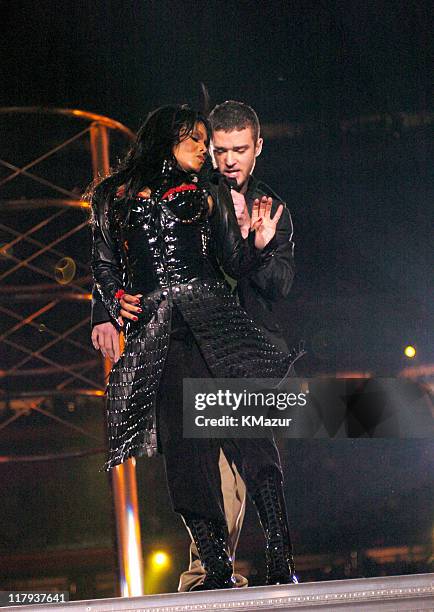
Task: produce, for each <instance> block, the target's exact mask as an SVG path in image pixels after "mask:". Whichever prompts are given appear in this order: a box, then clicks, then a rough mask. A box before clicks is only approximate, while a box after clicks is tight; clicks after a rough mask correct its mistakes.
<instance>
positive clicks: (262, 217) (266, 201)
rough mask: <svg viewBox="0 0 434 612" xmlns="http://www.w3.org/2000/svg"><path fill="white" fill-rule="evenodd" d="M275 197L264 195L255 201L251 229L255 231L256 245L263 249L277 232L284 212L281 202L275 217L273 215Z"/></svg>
mask: <svg viewBox="0 0 434 612" xmlns="http://www.w3.org/2000/svg"><path fill="white" fill-rule="evenodd" d="M272 206H273V199H272V198H268V197H267V196H262V198H261V199H259V198H256V200H255V201H254V202H253V209H252V219H251V229H252V230H254V231H255V247H256V248H257V249H263V248H265V247H266V246H267V244H268V243H269V242H270V240H271V239H272V238H273V237H274V235H275V234H276V228H277V224H278V222H279V219H280V217H281V216H282V213H283V204H280V205H279V207H278V209H277V210H276V213H275V215H274V217H271V208H272Z"/></svg>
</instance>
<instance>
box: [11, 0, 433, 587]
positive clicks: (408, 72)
mask: <svg viewBox="0 0 434 612" xmlns="http://www.w3.org/2000/svg"><path fill="white" fill-rule="evenodd" d="M429 5H430V3H428V2H423V1H414V0H413V1H411V0H406V1H401V0H396V1H394V2H385V1H383V0H364V1H360V2H358V1H355V0H345V1H342V2H338V1H336V2H331V1H327V0H324V1H316V2H308V1H306V0H303V1H295V2H279V1H269V2H250V1H241V2H237V3H231V2H226V1H220V2H212V1H211V2H207V3H199V2H189V1H185V2H179V1H178V0H173V1H171V2H169V1H167V0H161V1H159V2H156V1H155V2H154V1H143V2H139V1H129V2H121V1H117V2H116V1H106V2H103V1H100V0H94V1H92V2H90V1H88V2H83V1H81V2H80V1H74V2H72V1H70V0H66V1H64V2H62V3H56V2H47V1H40V2H37V3H34V2H20V1H17V0H15V1H14V2H3V3H2V35H1V40H0V45H1V48H2V58H1V62H0V83H1V89H0V106H3V107H6V106H35V105H37V106H49V107H66V108H79V109H83V110H87V111H92V112H96V113H100V114H102V115H106V116H108V117H111V118H113V119H117V120H119V121H121V122H123V123H124V124H125V125H127V126H128V127H130V128H131V129H133V130H135V129H137V127H138V126H139V124H140V122H141V121H142V120H143V119H144V118H145V117H146V115H147V113H148V111H150V110H151V109H153V108H155V107H156V106H159V105H162V104H166V103H178V102H189V103H191V104H192V105H194V106H201V105H202V104H203V96H202V94H201V83H204V84H205V85H206V87H207V88H208V91H209V94H210V98H211V105H214V104H216V103H219V102H222V101H223V100H226V99H239V100H243V101H245V102H247V103H249V104H251V105H252V106H253V107H254V108H255V109H256V111H257V112H258V115H259V118H260V121H261V124H262V125H263V128H264V129H263V134H264V138H265V145H264V151H263V154H262V156H261V157H260V158H259V160H258V164H257V168H256V174H257V176H258V177H260V178H262V179H264V180H265V181H267V182H269V183H270V185H271V186H272V187H273V189H275V190H276V191H277V192H278V193H279V194H281V196H282V198H283V199H285V201H286V202H287V204H288V207H289V209H290V211H291V213H292V216H293V220H294V227H295V234H294V239H295V243H296V263H297V277H296V281H295V284H294V287H293V290H292V293H291V296H290V299H289V300H288V301H287V302H286V303H285V304H284V305H282V309H281V311H282V313H281V314H282V318H283V320H284V321H285V323H286V327H287V336H288V339H289V340H290V341H291V342H294V343H295V342H298V340H299V339H300V338H303V339H304V340H305V341H306V344H307V349H308V355H307V356H306V357H305V358H304V363H301V364H300V366H299V372H300V373H301V374H306V375H316V374H320V373H324V372H325V373H334V372H336V371H364V372H366V371H368V372H371V373H372V374H375V375H388V376H395V375H398V374H399V372H400V371H401V370H402V369H403V368H404V367H405V366H408V365H412V364H413V365H414V364H417V365H421V364H430V363H433V361H434V359H433V358H434V346H433V343H432V335H431V330H432V325H433V315H432V307H431V305H432V227H433V215H432V210H433V206H432V202H433V195H434V180H433V179H434V177H433V171H432V167H433V166H432V151H433V144H432V137H431V132H432V124H433V121H434V119H433V116H434V115H433V113H434V108H433V101H432V91H431V88H430V87H431V80H432V79H431V76H432V75H431V69H432V65H431V64H432V57H433V50H434V49H433V42H432V37H431V28H430V27H429V26H430V21H431V17H432V14H431V11H430V6H429ZM26 144H27V146H28V152H26V155H27V156H28V159H31V158H32V157H33V156H34V152H35V151H36V150H39V147H40V148H41V149H42V150H44V143H41V142H40V140H39V137H38V133H37V132H36V131H35V132H34V133H33V135H30V136H29V137H28V141H27V143H26ZM8 147H13V139H12V140H11V139H10V138H9V137H8ZM73 170H74V169H71V168H69V167H65V169H64V173H65V178H66V180H67V182H68V181H69V186H70V188H76V189H83V188H84V187H85V185H86V182H87V181H88V180H90V179H91V176H90V169H89V175H88V176H86V173H85V172H84V173H82V176H81V178H80V180H79V181H78V182H77V179H76V178H75V177H76V174H74V172H73ZM74 181H75V182H74ZM408 343H411V344H414V345H415V346H416V348H417V358H416V361H414V362H412V364H409V362H408V360H406V358H405V357H404V356H403V348H404V346H405V345H406V344H408ZM0 444H1V441H0ZM5 448H6V446H3V452H4V449H5ZM8 450H9V451H10V449H8ZM282 450H283V458H284V461H285V465H286V469H287V474H288V477H287V497H288V503H289V506H290V511H291V515H292V517H293V524H294V528H293V529H294V534H295V535H294V538H295V543H296V552H298V553H299V554H302V553H303V554H304V553H312V554H313V553H316V552H327V551H329V552H330V551H337V552H339V551H340V552H345V551H346V552H348V551H349V550H359V549H363V548H366V547H372V546H383V545H392V544H393V545H409V544H422V545H424V546H426V545H427V544H428V542H429V540H430V538H431V534H432V501H433V500H432V469H433V465H432V456H433V454H432V450H433V446H432V443H431V442H430V441H427V440H425V441H424V440H394V441H391V440H388V441H385V440H376V441H366V440H363V441H361V440H351V441H349V440H348V441H340V442H324V441H305V442H304V441H300V442H299V441H291V442H290V443H287V444H286V446H285V447H284V448H283V449H282ZM97 464H98V462H95V461H93V460H92V461H87V462H86V461H85V460H80V461H78V462H76V463H71V462H69V463H68V462H67V463H61V464H59V465H58V466H57V467H54V466H53V465H51V467H50V464H44V467H41V466H36V467H35V466H33V467H32V468H31V469H30V468H29V467H26V468H23V467H22V466H16V465H14V466H12V467H8V466H2V469H1V470H0V477H1V478H2V490H3V500H2V505H3V506H4V509H5V510H4V512H2V516H3V517H6V520H3V521H2V525H1V527H0V550H1V552H2V554H3V555H4V557H3V559H4V562H3V565H2V567H4V568H6V569H5V572H3V573H4V575H6V576H7V575H8V572H7V568H8V567H10V566H8V555H10V554H12V553H16V554H18V553H20V552H23V551H28V550H34V551H37V550H39V551H50V550H53V549H56V548H57V549H59V548H60V549H67V548H68V547H69V548H71V547H72V548H73V547H80V546H82V547H84V546H87V547H88V548H92V547H94V548H95V547H98V546H99V547H103V546H110V535H111V534H110V533H109V525H110V512H109V505H110V502H109V496H108V489H107V487H106V486H104V484H103V483H102V481H101V479H102V478H104V476H103V475H101V474H98V473H97ZM29 470H30V471H29ZM62 470H65V473H68V474H69V475H70V480H68V479H65V478H64V476H62V474H64V472H63V471H62ZM71 474H74V475H75V476H74V477H72V476H71ZM84 475H85V478H84ZM35 479H36V480H35ZM38 479H39V480H38ZM139 479H140V488H141V491H140V494H141V495H143V494H145V499H146V502H145V503H144V504H143V507H142V515H143V516H142V526H143V530H144V531H143V534H144V535H143V537H144V541H145V545H146V546H148V544H149V541H150V542H151V544H152V542H153V541H154V540H155V541H158V542H161V543H162V544H163V545H166V546H168V545H169V541H170V540H172V541H179V553H177V554H178V555H179V556H178V557H177V559H178V560H177V563H178V565H179V566H182V564H183V563H184V561H185V559H186V554H185V552H184V546H186V544H187V538H186V537H185V536H184V534H183V532H182V526H181V524H180V521H179V520H178V518H177V517H173V515H172V514H171V512H170V511H169V510H167V508H166V507H167V499H166V492H165V488H164V485H163V484H162V480H163V474H162V471H161V465H160V464H159V465H158V467H155V469H154V468H153V467H152V466H151V464H150V463H146V462H145V461H142V462H140V467H139ZM59 481H61V482H62V487H61V489H60V491H61V493H59V495H58V496H57V497H56V495H54V496H53V495H52V496H51V497H50V495H48V493H47V490H46V487H47V486H48V487H51V488H52V489H53V490H55V489H56V483H58V482H59ZM30 482H32V483H33V485H34V483H35V482H39V487H37V489H36V490H35V488H34V486H32V487H30V488H29V483H30ZM50 483H51V484H50ZM68 483H69V484H68ZM95 483H97V484H95ZM41 491H43V493H42V494H41ZM144 492H145V493H144ZM50 499H51V500H53V499H55V500H57V501H56V502H55V503H54V502H50ZM72 499H73V500H74V503H71V500H72ZM23 500H25V503H23ZM62 500H64V501H63V502H62ZM156 506H158V508H159V509H158V510H156ZM104 508H105V514H104ZM162 508H164V510H161V509H162ZM95 516H98V517H101V519H100V520H97V521H96V522H95V520H94V519H95ZM54 517H57V519H56V520H54ZM59 517H61V518H59ZM84 517H86V518H84ZM251 518H252V517H250V519H251ZM250 519H249V521H248V522H247V524H246V528H245V534H244V545H243V543H242V544H241V556H243V555H244V557H245V558H246V559H249V558H250V561H251V562H252V563H253V565H255V563H256V564H259V565H260V562H259V561H258V558H259V556H260V550H261V544H260V537H259V535H258V532H257V531H256V526H254V524H253V522H252V521H251V520H250ZM35 524H36V526H37V528H35ZM151 534H152V536H151ZM174 538H175V539H174ZM151 544H149V545H151ZM243 546H244V548H243ZM254 555H256V557H255V556H254ZM252 559H253V561H252ZM427 563H428V562H427ZM427 567H428V565H424V566H423V567H422V570H421V571H427V569H426V568H427ZM419 570H420V568H419ZM17 571H18V570H17ZM367 571H368V570H366V572H367ZM380 571H381V570H380V569H378V568H374V569H373V570H372V572H373V573H374V575H375V573H379V572H380ZM391 571H392V570H391ZM400 571H404V570H403V569H402V568H400ZM409 571H416V570H415V566H411V567H410V569H409ZM392 573H393V571H392ZM394 573H399V571H396V570H395V572H394ZM18 574H19V572H18ZM18 574H17V575H18ZM322 577H324V575H322ZM171 580H172V581H171V582H170V583H168V585H169V586H168V587H167V588H174V586H175V584H176V576H175V572H174V576H173V578H172V579H171ZM86 589H87V590H86ZM92 589H93V590H92ZM79 591H80V589H79ZM100 592H103V590H100ZM107 592H109V591H107ZM92 593H93V594H95V585H93V586H91V587H89V586H87V587H86V586H83V587H82V588H81V591H80V592H79V593H78V595H80V596H85V594H86V596H88V595H92Z"/></svg>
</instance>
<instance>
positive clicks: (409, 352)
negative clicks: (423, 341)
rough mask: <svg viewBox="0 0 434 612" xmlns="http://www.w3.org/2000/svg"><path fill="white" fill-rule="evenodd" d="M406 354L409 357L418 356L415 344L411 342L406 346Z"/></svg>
mask: <svg viewBox="0 0 434 612" xmlns="http://www.w3.org/2000/svg"><path fill="white" fill-rule="evenodd" d="M404 355H405V356H406V357H408V358H409V359H413V357H416V349H415V348H414V346H411V345H410V344H409V345H408V346H406V347H405V349H404Z"/></svg>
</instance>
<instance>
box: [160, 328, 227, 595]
mask: <svg viewBox="0 0 434 612" xmlns="http://www.w3.org/2000/svg"><path fill="white" fill-rule="evenodd" d="M184 332H185V333H184V334H183V333H180V332H179V331H178V333H176V334H175V337H172V338H171V343H170V347H169V352H168V356H167V360H166V364H165V368H164V372H163V376H162V380H161V384H160V387H159V395H158V416H159V418H158V427H159V435H160V443H161V447H162V451H163V455H164V460H165V466H166V474H167V483H168V488H169V494H170V498H171V501H172V506H173V509H174V511H175V512H177V513H179V514H180V515H181V516H182V518H183V520H184V523H185V525H186V527H187V529H188V531H189V533H190V535H191V537H192V539H193V541H194V543H195V545H196V547H197V550H198V552H199V556H200V560H201V562H202V565H203V567H204V569H205V571H206V576H205V579H204V582H203V583H202V584H201V585H199V586H197V587H196V589H195V590H206V589H218V588H228V587H232V586H233V580H232V573H233V566H232V562H231V559H230V557H229V553H228V546H227V527H226V522H225V515H224V505H223V498H222V492H221V481H220V472H219V455H220V444H219V442H218V441H216V440H208V439H188V438H184V437H183V419H182V397H183V389H182V380H183V378H187V377H190V378H208V377H209V376H210V374H209V371H208V368H207V366H206V364H205V362H204V361H203V358H202V355H201V353H200V351H199V349H198V347H197V345H196V343H195V342H194V339H193V336H192V335H191V334H190V332H189V330H188V329H187V330H184Z"/></svg>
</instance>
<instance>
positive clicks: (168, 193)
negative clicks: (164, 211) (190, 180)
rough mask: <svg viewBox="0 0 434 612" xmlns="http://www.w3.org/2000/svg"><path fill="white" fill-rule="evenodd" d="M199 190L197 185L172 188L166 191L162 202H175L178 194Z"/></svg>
mask: <svg viewBox="0 0 434 612" xmlns="http://www.w3.org/2000/svg"><path fill="white" fill-rule="evenodd" d="M196 189H197V185H193V184H191V185H179V186H178V187H172V189H169V190H168V191H166V193H165V194H164V195H163V197H162V200H165V199H167V200H173V198H174V196H175V194H176V193H180V192H181V191H195V190H196Z"/></svg>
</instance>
